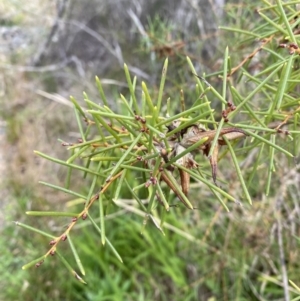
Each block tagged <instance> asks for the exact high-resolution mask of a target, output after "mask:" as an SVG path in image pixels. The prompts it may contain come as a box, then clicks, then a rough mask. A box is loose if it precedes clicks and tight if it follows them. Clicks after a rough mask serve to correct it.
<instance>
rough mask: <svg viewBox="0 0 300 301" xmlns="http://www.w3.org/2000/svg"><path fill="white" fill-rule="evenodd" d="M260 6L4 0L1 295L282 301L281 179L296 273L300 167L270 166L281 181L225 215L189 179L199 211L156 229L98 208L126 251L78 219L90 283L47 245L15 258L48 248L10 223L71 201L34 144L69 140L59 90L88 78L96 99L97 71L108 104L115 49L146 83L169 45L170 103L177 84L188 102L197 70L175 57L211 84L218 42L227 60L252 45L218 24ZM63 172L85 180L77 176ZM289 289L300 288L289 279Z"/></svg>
mask: <svg viewBox="0 0 300 301" xmlns="http://www.w3.org/2000/svg"><path fill="white" fill-rule="evenodd" d="M260 5H262V1H228V2H226V3H223V2H222V1H220V0H219V1H217V0H215V1H208V0H198V1H192V0H165V1H161V0H148V1H147V0H132V1H129V0H122V1H120V0H102V1H100V0H89V1H82V0H73V1H71V0H57V1H54V0H52V1H50V0H45V1H38V0H28V1H26V5H25V4H24V1H21V0H2V1H1V3H0V16H1V17H0V68H1V73H0V105H1V106H0V139H1V142H0V143H1V144H0V160H1V162H0V167H1V175H0V183H1V196H2V198H1V204H0V206H1V207H0V208H1V211H0V227H1V228H0V231H1V236H0V250H1V259H0V260H1V265H0V275H1V278H0V286H1V288H2V289H1V290H0V300H25V301H29V300H210V301H214V300H229V301H230V300H240V301H241V300H287V299H284V293H283V284H282V280H283V279H282V277H283V276H282V266H283V262H282V257H280V250H279V243H278V235H277V230H278V229H277V228H278V224H277V219H276V212H277V211H276V199H277V197H278V195H279V194H278V191H279V192H280V191H281V192H282V191H284V193H283V192H282V193H280V197H282V198H283V199H284V200H283V202H284V206H283V209H282V213H283V215H284V217H285V218H286V220H285V221H284V223H283V226H282V227H283V229H281V230H282V243H283V246H284V252H285V257H284V261H285V262H284V266H286V267H287V270H288V275H289V279H292V280H294V281H295V282H297V281H298V280H299V272H298V269H299V262H300V261H299V252H298V244H299V240H298V236H299V208H298V207H299V204H298V200H299V191H298V187H299V175H298V173H293V174H289V168H290V166H291V165H285V164H282V166H280V168H278V173H279V174H278V178H281V179H282V181H278V182H277V183H274V185H275V186H276V185H277V190H275V191H272V193H270V195H269V196H268V197H266V196H265V195H264V193H263V190H262V185H263V184H261V183H259V182H258V181H254V185H253V187H250V189H251V193H252V195H253V196H254V198H253V199H254V200H255V201H254V204H253V206H252V207H249V206H247V205H246V204H244V205H243V206H238V205H232V206H231V208H230V209H231V212H230V214H228V213H226V212H225V211H224V210H223V207H222V206H221V205H220V204H219V203H218V202H217V201H216V200H215V199H213V198H212V196H211V195H206V194H204V193H202V192H201V191H195V192H193V193H194V196H193V197H194V199H196V200H197V202H198V203H199V204H198V205H197V208H198V210H194V211H190V210H187V209H185V208H182V209H181V208H180V209H174V210H171V211H170V213H168V216H167V217H166V222H167V223H168V224H170V225H172V226H173V227H169V228H166V229H165V233H166V236H165V237H164V236H162V235H161V234H160V233H159V232H158V231H157V229H155V228H154V227H152V226H148V227H147V228H146V231H144V233H143V236H142V235H141V234H140V232H141V229H142V222H143V217H140V216H137V215H135V214H134V213H130V212H127V211H126V210H121V211H120V213H119V216H108V217H107V226H106V227H107V236H108V237H109V239H110V240H111V241H113V242H114V246H115V247H116V249H117V250H118V251H119V252H120V254H121V256H122V258H123V260H124V264H120V263H119V262H118V261H117V260H116V259H115V258H114V257H113V256H111V253H110V252H109V251H108V250H107V248H104V247H103V246H102V245H101V243H100V240H99V237H98V235H97V234H96V233H94V232H93V231H90V229H89V227H83V228H81V229H78V230H76V235H77V241H79V242H82V243H77V244H78V245H79V252H80V255H81V258H82V260H83V264H84V266H85V269H86V277H85V280H86V281H87V283H88V284H87V285H86V286H84V285H81V284H80V283H78V282H76V280H75V279H71V278H70V275H69V272H68V271H67V270H66V269H65V268H64V267H63V266H62V265H61V263H60V262H59V260H57V259H56V258H52V260H48V261H47V262H45V263H44V265H43V266H42V267H41V268H39V269H31V270H26V271H23V270H21V267H22V265H24V264H25V263H27V262H28V261H30V260H32V259H33V258H36V257H39V256H40V254H41V252H44V251H46V249H47V239H45V238H44V237H40V236H38V235H35V234H34V235H33V234H32V233H30V232H27V231H25V230H24V229H22V228H17V227H15V225H14V224H13V223H12V221H14V220H18V221H21V222H24V223H28V224H31V225H34V226H35V227H40V228H44V229H50V230H51V231H52V232H54V233H55V232H57V233H59V231H60V229H61V227H62V225H64V224H65V223H67V220H64V219H63V218H61V219H58V220H53V219H52V218H48V219H47V218H32V217H26V216H25V214H24V212H25V211H27V210H50V209H51V210H53V209H54V208H55V209H59V208H61V209H62V210H64V209H65V206H66V205H65V204H66V202H67V201H68V200H69V199H68V198H66V196H65V195H64V194H62V193H59V192H56V191H54V190H51V189H49V188H47V187H44V186H41V185H39V184H38V181H39V180H43V181H47V182H51V183H54V184H56V185H63V183H64V179H65V176H66V171H65V170H64V169H63V168H62V167H61V166H57V165H53V164H51V163H49V162H47V161H45V160H42V159H40V158H37V157H36V156H35V155H34V154H33V150H34V149H37V150H39V151H42V152H45V153H47V154H49V155H51V156H54V157H58V158H61V159H64V158H66V156H67V154H66V151H65V150H64V149H62V147H61V145H60V143H59V142H58V140H57V139H58V138H60V139H62V140H64V141H70V140H72V139H74V138H76V137H77V131H78V130H77V125H76V121H75V119H74V117H73V110H71V109H70V106H71V103H70V101H69V95H74V96H75V97H76V98H77V99H82V91H86V92H87V93H88V94H89V96H90V98H93V99H97V98H98V97H99V96H98V91H97V88H96V86H95V85H94V78H95V75H97V76H99V77H100V78H101V79H102V83H103V85H104V88H105V92H106V94H107V95H108V98H109V100H110V102H111V105H112V106H113V105H117V104H114V99H115V98H116V97H117V95H118V94H119V93H120V92H121V93H123V94H127V93H128V91H127V89H126V80H125V76H124V72H123V70H122V69H123V63H124V62H126V63H127V65H128V66H129V69H130V71H131V73H132V74H135V75H137V76H138V78H139V80H144V81H146V82H147V83H148V87H151V88H152V89H153V91H151V92H152V93H156V92H157V90H158V84H159V80H160V75H161V68H162V64H163V61H164V59H165V57H166V56H169V58H170V62H169V71H168V81H167V85H168V86H169V88H168V89H167V91H168V93H170V95H172V99H173V100H174V104H173V106H174V107H176V106H178V105H177V104H176V99H177V100H178V101H180V93H179V91H180V89H183V90H184V92H185V99H186V102H187V103H189V102H192V95H189V89H190V88H191V87H192V86H193V81H192V77H191V75H189V74H188V72H187V70H186V68H183V66H184V65H185V64H186V63H185V57H186V56H187V55H188V56H189V57H190V58H191V59H192V60H193V62H194V64H195V66H196V68H197V71H198V72H199V74H203V73H206V74H211V76H210V78H209V81H210V83H211V84H212V85H214V86H215V87H218V85H219V81H218V78H217V77H216V76H213V74H214V73H215V72H217V71H219V67H220V65H221V64H222V59H223V52H224V49H225V46H227V45H228V46H229V52H230V55H231V59H232V63H233V65H237V64H239V63H240V61H241V60H242V59H243V58H244V57H245V56H246V55H249V54H250V53H251V52H252V51H253V49H255V48H257V47H258V44H257V45H256V44H253V41H250V40H249V41H248V42H247V40H244V41H243V43H240V40H241V35H239V34H238V33H236V32H227V31H221V30H219V29H218V26H219V25H223V26H231V27H235V28H239V29H241V30H242V29H246V30H248V31H251V29H252V28H255V27H257V26H258V25H259V22H260V19H259V18H258V15H257V9H258V8H260ZM257 42H258V41H257ZM264 59H265V57H264V54H263V53H262V54H260V55H258V56H256V57H255V58H254V59H253V60H252V61H251V64H250V65H249V66H247V67H248V68H250V69H251V68H252V70H253V73H255V70H257V69H260V68H264V67H265V66H267V64H268V63H271V62H268V61H265V60H264ZM238 88H239V91H240V93H243V94H246V93H247V91H248V92H249V91H251V84H249V85H248V86H247V84H245V83H244V82H242V81H241V82H240V84H239V85H238ZM176 95H177V96H176ZM297 159H298V158H296V160H297ZM285 163H286V162H285ZM244 164H249V163H247V162H245V163H244ZM250 164H251V162H250ZM229 178H231V179H232V180H231V182H232V184H231V186H230V187H229V189H231V190H234V189H235V181H236V175H235V171H233V172H232V173H231V174H230V175H229ZM73 181H76V182H78V187H81V189H82V190H84V189H88V188H87V187H85V186H84V183H81V179H80V178H78V179H73ZM275 186H274V187H275ZM278 187H279V188H278ZM64 252H66V253H68V252H69V250H68V249H67V248H66V250H64ZM298 284H299V283H298ZM290 293H291V296H297V293H296V290H294V289H292V288H291V291H290Z"/></svg>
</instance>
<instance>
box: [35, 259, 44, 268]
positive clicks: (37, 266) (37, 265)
mask: <svg viewBox="0 0 300 301" xmlns="http://www.w3.org/2000/svg"><path fill="white" fill-rule="evenodd" d="M43 262H44V260H42V261H40V262H38V263H37V264H36V265H35V267H36V268H39V267H40V266H41V265H42V264H43Z"/></svg>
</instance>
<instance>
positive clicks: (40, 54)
mask: <svg viewBox="0 0 300 301" xmlns="http://www.w3.org/2000/svg"><path fill="white" fill-rule="evenodd" d="M67 2H68V0H61V1H60V0H57V16H56V18H55V20H54V23H53V25H52V27H51V30H50V32H49V35H48V38H47V39H46V40H45V41H44V43H43V44H42V45H41V47H40V48H39V50H38V51H37V53H36V55H35V56H34V58H33V59H32V63H31V65H32V66H39V65H40V63H41V61H42V59H43V58H44V56H45V54H46V53H47V50H48V48H49V46H50V44H51V42H52V40H53V37H54V35H55V34H56V32H57V31H58V29H59V24H60V22H61V19H62V18H63V15H64V14H65V11H66V5H67Z"/></svg>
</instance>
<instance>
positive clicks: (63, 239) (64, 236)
mask: <svg viewBox="0 0 300 301" xmlns="http://www.w3.org/2000/svg"><path fill="white" fill-rule="evenodd" d="M67 238H68V236H67V235H66V234H63V235H62V236H61V238H60V239H61V240H62V241H65V240H67Z"/></svg>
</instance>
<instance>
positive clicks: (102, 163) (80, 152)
mask: <svg viewBox="0 0 300 301" xmlns="http://www.w3.org/2000/svg"><path fill="white" fill-rule="evenodd" d="M297 13H298V12H297V11H296V10H295V8H294V6H293V5H287V4H284V6H282V4H281V2H280V1H277V2H276V5H272V6H268V7H266V8H264V9H262V10H260V11H259V14H260V16H261V17H262V19H260V21H259V22H260V25H259V26H258V27H256V28H253V29H252V30H251V31H249V30H246V29H241V28H238V29H234V28H230V31H231V32H234V33H235V34H236V35H237V36H238V38H239V43H236V44H233V45H234V46H232V47H230V48H229V49H228V48H226V49H225V51H224V60H223V68H222V70H220V71H218V72H215V73H214V74H209V75H206V76H205V79H202V78H201V77H196V76H194V75H195V74H196V73H197V72H196V68H195V66H194V65H193V63H192V61H191V60H190V59H189V58H187V64H186V67H185V68H186V69H188V70H189V72H191V73H193V74H192V75H191V76H190V77H189V78H187V79H186V81H187V83H182V86H183V87H185V86H191V82H192V81H193V82H194V84H193V86H194V89H193V90H192V92H191V91H189V93H190V95H191V96H192V97H193V98H192V99H193V101H192V104H191V106H190V107H188V106H186V104H185V100H184V93H185V91H183V92H182V93H180V91H178V95H177V96H176V95H175V96H174V97H173V96H171V97H170V98H168V97H166V95H167V94H168V92H167V88H168V87H169V86H170V82H169V81H168V76H167V69H168V60H165V63H164V66H163V70H162V76H161V82H160V86H159V89H158V92H157V93H155V92H153V91H152V89H150V87H149V86H147V85H146V83H144V82H142V83H141V84H139V82H138V80H137V79H136V78H135V77H134V78H132V77H131V75H130V73H129V71H128V68H127V66H126V65H125V67H124V69H125V78H126V81H127V84H128V90H129V93H128V95H120V97H119V98H118V99H116V100H115V102H116V103H117V110H112V109H111V108H110V103H109V101H108V100H107V98H106V96H105V93H104V90H103V88H102V85H101V80H100V79H98V78H97V79H96V84H97V87H98V89H99V94H100V97H101V104H99V100H91V99H90V98H89V96H88V95H87V94H86V93H84V102H85V103H84V105H81V104H80V101H78V100H76V99H75V98H74V97H72V98H71V100H72V102H73V104H74V112H75V118H76V120H77V123H78V128H79V130H78V132H79V134H78V141H75V142H74V141H71V142H65V141H63V142H62V144H63V145H64V146H65V147H67V148H68V150H69V152H70V156H69V158H68V159H67V160H60V159H57V158H54V157H51V156H48V155H47V154H44V153H41V152H38V151H36V152H35V153H36V154H37V155H39V156H41V157H43V158H45V159H47V160H50V161H52V162H53V163H55V164H59V165H62V166H65V167H66V169H68V176H67V179H66V185H65V187H60V186H57V185H53V184H50V183H42V184H45V185H46V186H50V187H52V188H55V189H57V190H59V191H62V192H64V193H66V194H68V195H69V196H70V198H75V200H72V201H70V203H68V204H69V205H71V207H72V212H71V213H70V212H53V211H51V212H44V211H43V212H37V211H34V212H33V211H30V212H28V214H29V215H40V216H42V217H44V216H51V217H53V218H54V217H55V218H61V217H64V218H67V219H69V220H68V221H69V222H68V225H67V227H66V228H64V229H63V230H62V231H61V232H60V233H59V234H57V233H55V234H52V233H48V232H45V231H44V230H43V229H42V230H40V229H37V228H35V227H30V226H28V225H25V224H23V223H17V225H19V226H21V227H24V228H26V229H28V230H31V231H33V232H38V233H39V234H41V235H43V236H45V237H49V241H50V240H51V242H50V247H49V250H48V251H47V252H46V253H45V254H43V255H42V256H41V257H39V258H38V259H36V260H33V261H31V262H30V263H29V264H27V265H25V266H24V268H27V267H30V266H34V265H36V266H37V267H40V266H41V267H42V265H41V264H42V263H43V261H44V260H45V261H46V262H45V264H46V263H47V262H49V261H50V256H49V255H54V257H58V258H59V259H60V260H61V261H62V263H63V264H64V265H65V266H66V268H67V270H68V271H69V272H70V273H71V274H72V275H73V276H74V278H75V279H77V280H79V281H80V282H82V283H85V282H86V283H87V285H88V286H90V287H91V288H93V289H87V290H86V289H84V288H83V286H81V284H80V286H79V285H78V286H77V291H76V292H75V293H74V295H75V296H78V295H80V297H81V298H82V300H86V299H88V300H124V299H126V300H137V299H138V300H154V299H156V300H170V299H172V300H197V299H199V298H205V300H206V299H208V298H212V299H211V300H216V299H217V298H224V300H226V299H227V300H249V298H251V299H253V300H255V299H258V300H260V299H262V298H263V299H262V300H271V299H276V298H281V297H282V295H283V291H282V288H281V282H282V279H281V278H280V277H281V273H280V272H279V270H280V269H281V267H282V263H281V261H280V258H279V256H278V258H273V259H272V264H271V263H270V260H269V259H268V258H267V257H266V258H262V257H260V258H256V261H255V260H253V262H252V266H250V263H249V262H247V261H248V260H249V252H250V251H252V252H253V253H254V254H255V253H256V252H259V251H263V250H266V248H267V246H266V245H265V244H266V242H264V240H263V238H264V237H259V235H258V234H257V233H253V239H252V236H251V235H252V234H251V229H253V228H252V227H251V226H250V227H249V228H250V229H249V231H248V232H247V230H248V229H247V228H246V227H245V226H244V225H243V220H242V219H241V220H235V219H234V218H230V216H226V215H224V216H225V217H224V216H223V221H222V222H223V223H222V226H223V229H217V228H218V227H217V225H216V224H215V223H216V220H218V218H221V217H220V216H221V215H220V212H222V210H223V209H225V210H231V211H233V212H235V213H237V212H239V210H240V211H241V212H243V213H245V212H244V211H243V210H245V209H243V208H244V207H246V208H247V206H248V204H252V203H253V205H254V208H255V207H256V206H258V200H261V199H262V196H263V198H265V199H266V198H267V199H268V200H270V201H274V203H275V204H276V206H277V209H276V210H275V211H276V212H275V215H276V216H275V217H274V218H272V219H271V218H270V217H268V216H266V217H265V220H262V218H258V219H257V221H256V222H257V223H258V224H260V223H261V228H263V226H264V224H263V223H265V224H267V225H268V226H269V227H271V225H272V224H276V225H277V227H278V229H279V228H280V225H281V224H282V223H283V219H282V216H281V214H284V213H285V212H282V211H281V206H283V204H282V203H283V201H282V199H283V197H286V195H288V196H290V197H291V200H292V201H291V203H293V202H294V201H295V193H293V192H292V189H293V187H294V185H295V183H294V182H292V184H291V188H287V185H286V183H285V182H284V181H283V180H282V179H284V178H288V177H289V172H290V171H291V170H293V161H292V160H293V159H294V156H295V155H296V154H298V152H299V133H300V132H299V130H298V128H299V108H300V104H299V87H297V84H298V83H299V81H300V72H299V70H297V64H298V60H299V48H297V47H296V46H294V45H296V44H297V43H299V34H298V35H297V34H294V32H295V29H296V28H297V26H298V24H299V22H298V21H297V19H296V21H295V20H294V19H295V17H296V16H297ZM254 39H259V40H260V41H261V43H262V44H260V45H258V46H257V47H256V48H255V49H252V50H251V51H250V52H249V53H248V55H247V56H246V59H245V60H242V58H241V56H240V52H241V51H239V47H241V46H245V45H247V43H248V44H251V43H253V41H254ZM247 49H249V48H247ZM232 53H234V54H233V55H232ZM253 58H256V59H257V60H258V63H256V64H255V65H254V66H252V68H250V63H251V61H253V60H254V59H253ZM236 60H238V61H239V62H240V63H237V64H236V63H235V61H236ZM233 66H236V67H233ZM187 73H188V72H187ZM216 78H217V79H218V80H219V82H218V84H219V85H220V87H221V88H220V89H219V87H217V88H214V86H213V85H211V84H210V82H211V81H213V80H216ZM245 81H246V83H245ZM166 87H167V88H166ZM219 90H220V91H219ZM174 99H175V100H177V99H180V100H181V102H178V101H174ZM179 108H180V109H179ZM175 121H178V123H177V124H176V126H174V122H175ZM195 124H196V126H197V131H199V132H197V133H196V135H193V136H192V138H193V139H192V142H190V140H189V138H190V137H189V136H187V135H188V134H190V133H189V132H188V130H189V129H190V128H191V127H192V126H194V125H195ZM200 124H202V126H204V128H205V130H200ZM171 125H172V126H171ZM167 126H168V128H167ZM232 133H234V134H236V133H240V134H241V135H240V136H238V137H236V136H234V138H242V139H233V138H232V136H231V135H229V134H232ZM244 136H245V137H244ZM196 138H197V139H196ZM231 140H234V141H233V142H232V141H231ZM183 141H185V142H186V141H188V142H189V143H187V142H186V143H183ZM178 145H180V146H181V147H182V148H183V149H182V150H181V151H179V150H178ZM222 145H223V146H224V147H223V152H222V153H221V154H218V152H216V150H218V149H219V148H220V147H221V146H222ZM195 150H203V151H204V153H205V154H206V155H208V157H209V159H210V163H207V162H206V161H204V160H203V159H202V157H203V156H202V154H198V153H197V154H195V153H194V151H195ZM190 156H191V157H190ZM185 160H187V161H188V160H190V161H191V162H192V163H193V164H192V166H190V165H188V164H185V163H182V162H186V161H185ZM218 161H219V162H218ZM197 162H201V165H200V167H199V166H198V165H197V164H196V163H197ZM231 162H232V163H231ZM217 165H218V167H219V171H220V172H219V173H218V174H217V176H218V177H217V180H218V182H217V183H219V182H221V183H222V185H221V187H219V186H217V185H215V183H213V181H212V179H211V168H212V169H213V180H214V176H215V175H216V174H214V170H215V169H216V167H217ZM287 167H288V168H287ZM78 176H82V178H83V181H84V183H85V184H84V185H85V186H86V187H87V188H86V189H85V191H82V189H77V186H76V185H73V179H74V178H76V177H78ZM187 177H188V178H189V177H190V178H191V182H192V183H191V186H192V188H191V189H190V190H189V196H188V197H187V195H186V193H185V191H184V185H185V184H186V182H184V180H185V181H186V179H187ZM179 179H181V183H180V184H179V181H178V180H179ZM288 179H289V178H288ZM283 190H284V191H285V194H284V196H283V195H282V191H283ZM199 191H201V195H200V196H199ZM128 199H129V200H128ZM132 199H133V200H134V201H132ZM217 201H219V202H220V204H221V205H220V207H218V203H217ZM266 203H267V201H266V200H264V202H262V206H263V205H264V204H266ZM238 204H243V206H244V207H242V206H241V208H238ZM174 205H176V207H175V208H174V207H173V206H174ZM286 206H291V205H290V204H289V203H287V204H286ZM187 208H188V209H191V210H188V209H187ZM195 208H197V209H198V210H195ZM200 210H201V211H202V212H201V211H200ZM286 211H287V212H289V211H288V209H286ZM124 212H130V213H131V214H130V215H129V214H127V215H126V214H124ZM271 212H273V211H271ZM273 214H274V212H273ZM200 215H201V218H200ZM236 216H238V215H236ZM70 217H71V220H70ZM201 219H202V220H201ZM181 221H182V222H181ZM208 221H211V222H208ZM203 225H206V227H207V228H204V229H203ZM207 225H208V226H207ZM192 228H196V229H198V230H197V231H198V232H196V231H195V234H193V235H192V234H190V232H191V231H192ZM116 229H118V231H117V230H116ZM182 229H184V230H182ZM138 230H141V232H142V234H143V235H142V236H141V235H140V234H139V231H138ZM278 232H279V235H280V231H279V230H278ZM263 235H267V234H266V233H263ZM228 237H230V239H229V238H228ZM65 240H67V241H68V242H69V246H70V248H69V249H67V250H65V248H64V247H62V245H64V244H67V241H65ZM257 241H259V243H258V242H257ZM191 242H192V243H191ZM287 243H288V242H287ZM268 247H270V248H274V249H275V250H277V245H276V244H272V245H271V246H268ZM291 247H292V248H295V246H291ZM56 254H57V255H58V256H56ZM83 254H84V256H82V255H83ZM228 254H230V255H228ZM252 256H253V255H252ZM72 257H73V258H72ZM268 260H269V261H268ZM290 260H291V261H292V258H291V259H290ZM269 263H270V265H273V269H272V272H273V273H274V274H273V275H271V276H270V275H267V274H266V273H265V271H269V270H268V268H266V266H267V265H268V264H269ZM292 263H293V264H296V262H295V261H293V262H292ZM48 264H49V263H48ZM76 265H77V267H75V266H76ZM201 271H204V272H201ZM276 273H277V274H276ZM282 275H283V276H282V277H283V278H284V277H286V275H285V274H284V272H282ZM290 275H291V279H297V278H296V277H297V276H296V274H295V273H294V272H292V271H291V273H290ZM292 277H293V278H292ZM83 278H84V280H83ZM102 279H103V281H101V280H102ZM95 287H96V288H97V289H95ZM294 288H295V290H291V291H290V293H291V295H292V292H294V293H295V294H296V293H298V292H297V286H294ZM77 294H78V295H77ZM293 296H294V295H293ZM295 296H296V295H295ZM80 297H78V299H79V298H80ZM295 298H296V297H295ZM295 300H296V299H295Z"/></svg>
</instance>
